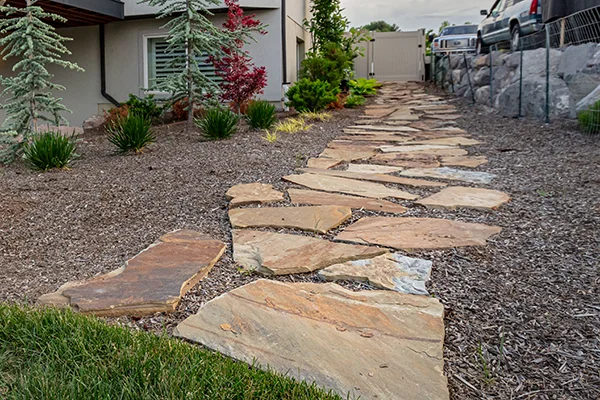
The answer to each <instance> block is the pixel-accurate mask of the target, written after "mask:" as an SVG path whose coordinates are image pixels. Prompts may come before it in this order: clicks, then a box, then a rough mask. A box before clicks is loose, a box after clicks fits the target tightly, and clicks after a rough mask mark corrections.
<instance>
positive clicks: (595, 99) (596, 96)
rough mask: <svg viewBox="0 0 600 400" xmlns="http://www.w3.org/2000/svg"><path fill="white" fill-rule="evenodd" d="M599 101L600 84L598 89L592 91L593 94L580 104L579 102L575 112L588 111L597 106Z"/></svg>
mask: <svg viewBox="0 0 600 400" xmlns="http://www.w3.org/2000/svg"><path fill="white" fill-rule="evenodd" d="M598 101H600V84H599V85H598V86H596V88H595V89H594V90H592V92H590V94H588V95H587V96H585V97H584V98H583V99H581V100H580V101H579V102H577V106H576V108H575V110H576V112H577V113H579V112H581V111H583V110H587V109H588V108H590V107H591V106H593V105H594V104H596V103H597V102H598Z"/></svg>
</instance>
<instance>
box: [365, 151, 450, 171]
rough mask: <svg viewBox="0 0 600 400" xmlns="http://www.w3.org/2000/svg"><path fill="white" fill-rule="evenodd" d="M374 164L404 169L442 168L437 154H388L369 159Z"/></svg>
mask: <svg viewBox="0 0 600 400" xmlns="http://www.w3.org/2000/svg"><path fill="white" fill-rule="evenodd" d="M369 162H371V163H373V164H383V165H393V166H396V167H403V168H437V167H439V166H440V162H439V161H438V157H437V156H436V155H435V154H419V153H387V154H377V155H375V156H374V157H372V158H370V159H369Z"/></svg>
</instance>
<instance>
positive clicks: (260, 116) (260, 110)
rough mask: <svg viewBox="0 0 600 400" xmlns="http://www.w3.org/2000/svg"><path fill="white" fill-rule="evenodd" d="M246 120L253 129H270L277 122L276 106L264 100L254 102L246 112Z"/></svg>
mask: <svg viewBox="0 0 600 400" xmlns="http://www.w3.org/2000/svg"><path fill="white" fill-rule="evenodd" d="M246 120H247V121H248V125H250V127H251V128H253V129H270V128H271V127H272V126H273V124H275V122H277V118H276V117H275V106H274V105H272V104H270V103H269V102H267V101H264V100H260V101H252V102H250V104H249V105H248V109H247V110H246Z"/></svg>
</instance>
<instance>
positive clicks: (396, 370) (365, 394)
mask: <svg viewBox="0 0 600 400" xmlns="http://www.w3.org/2000/svg"><path fill="white" fill-rule="evenodd" d="M443 317H444V308H443V306H442V305H441V304H440V302H439V301H438V300H437V299H434V298H431V297H428V296H414V295H405V294H401V293H397V292H391V291H364V292H352V291H349V290H346V289H344V288H342V287H341V286H338V285H336V284H333V283H327V284H316V283H283V282H277V281H268V280H259V281H256V282H253V283H251V284H249V285H246V286H243V287H241V288H238V289H235V290H233V291H231V292H229V293H227V294H225V295H223V296H221V297H218V298H216V299H214V300H212V301H210V302H208V303H207V304H205V305H204V306H202V307H201V308H200V310H199V311H198V313H197V314H196V315H193V316H191V317H189V318H187V319H186V320H185V321H183V322H182V323H181V324H179V325H178V326H177V328H176V329H175V331H174V335H175V336H177V337H181V338H185V339H187V340H191V341H193V342H197V343H200V344H202V345H203V346H206V347H208V348H210V349H213V350H216V351H218V352H221V353H223V354H225V355H227V356H229V357H233V358H235V359H238V360H241V361H244V362H246V363H248V364H254V363H255V361H256V364H258V366H259V367H261V368H265V369H266V368H271V369H273V370H275V371H277V372H279V373H281V374H287V375H289V376H291V377H293V378H296V379H299V380H302V381H306V382H308V383H312V382H316V384H317V385H318V386H322V387H325V388H327V389H332V390H333V391H334V392H335V393H338V394H339V395H341V396H342V398H346V397H347V396H350V397H349V398H357V397H358V396H360V397H361V398H363V399H390V400H391V399H393V400H446V399H448V398H449V394H448V388H447V379H446V377H445V376H444V359H443V350H442V349H443V342H444V323H443Z"/></svg>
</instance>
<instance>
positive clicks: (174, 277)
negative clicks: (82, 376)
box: [39, 230, 226, 316]
mask: <svg viewBox="0 0 600 400" xmlns="http://www.w3.org/2000/svg"><path fill="white" fill-rule="evenodd" d="M225 248H226V246H225V244H224V243H223V242H221V241H219V240H214V239H211V238H209V237H207V236H205V235H203V234H201V233H198V232H194V231H187V230H181V231H175V232H172V233H169V234H166V235H164V236H162V237H161V238H160V239H159V240H158V242H157V243H155V244H153V245H152V246H150V247H148V248H147V249H146V250H144V251H142V252H141V253H140V254H138V255H137V256H135V257H134V258H132V259H131V260H129V261H128V262H127V263H126V265H125V266H124V267H122V268H120V269H118V270H116V271H113V272H111V273H109V274H106V275H102V276H99V277H97V278H92V279H90V280H87V281H83V282H70V283H67V284H65V285H63V286H62V287H61V288H60V289H59V290H58V291H57V292H55V293H51V294H48V295H44V296H42V297H40V299H39V303H40V304H44V305H54V306H70V307H72V308H74V309H76V310H78V311H80V312H82V313H86V314H95V315H99V316H122V315H133V316H143V315H148V314H153V313H156V312H173V311H175V309H176V308H177V305H178V304H179V301H180V300H181V297H183V295H184V294H185V293H186V292H187V291H188V290H190V289H191V288H192V287H193V286H194V285H195V284H196V283H198V282H199V281H200V280H202V279H203V278H204V277H205V276H206V275H207V274H208V272H209V271H210V270H211V269H212V267H213V265H214V264H215V263H216V262H217V261H218V260H219V258H221V255H222V254H223V252H224V251H225Z"/></svg>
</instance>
